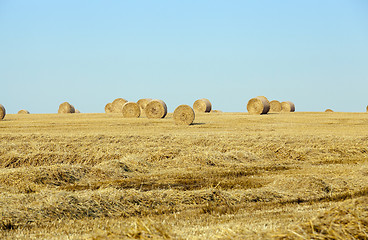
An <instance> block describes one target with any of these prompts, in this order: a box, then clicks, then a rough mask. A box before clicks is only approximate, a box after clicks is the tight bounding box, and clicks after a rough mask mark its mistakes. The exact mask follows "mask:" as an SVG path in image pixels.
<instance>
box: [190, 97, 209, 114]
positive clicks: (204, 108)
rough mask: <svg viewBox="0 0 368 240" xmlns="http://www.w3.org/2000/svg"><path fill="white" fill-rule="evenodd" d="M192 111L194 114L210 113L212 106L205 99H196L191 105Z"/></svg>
mask: <svg viewBox="0 0 368 240" xmlns="http://www.w3.org/2000/svg"><path fill="white" fill-rule="evenodd" d="M193 109H194V111H195V112H202V113H207V112H211V109H212V104H211V102H210V100H208V99H207V98H202V99H198V100H196V101H195V102H194V103H193Z"/></svg>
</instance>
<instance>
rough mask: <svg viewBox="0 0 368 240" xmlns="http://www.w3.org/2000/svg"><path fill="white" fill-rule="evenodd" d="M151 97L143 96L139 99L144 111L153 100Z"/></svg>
mask: <svg viewBox="0 0 368 240" xmlns="http://www.w3.org/2000/svg"><path fill="white" fill-rule="evenodd" d="M151 100H152V99H151V98H142V99H139V100H138V102H137V103H138V105H139V107H140V108H141V110H142V111H144V109H146V106H147V104H148V103H149V102H150V101H151Z"/></svg>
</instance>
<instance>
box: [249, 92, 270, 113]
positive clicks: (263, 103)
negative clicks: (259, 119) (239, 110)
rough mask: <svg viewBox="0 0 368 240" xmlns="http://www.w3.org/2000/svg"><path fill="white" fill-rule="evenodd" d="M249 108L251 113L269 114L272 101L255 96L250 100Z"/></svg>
mask: <svg viewBox="0 0 368 240" xmlns="http://www.w3.org/2000/svg"><path fill="white" fill-rule="evenodd" d="M247 110H248V112H249V114H258V115H259V114H267V113H268V111H269V110H270V103H269V101H268V100H267V98H265V97H262V96H261V97H255V98H252V99H250V100H249V101H248V104H247Z"/></svg>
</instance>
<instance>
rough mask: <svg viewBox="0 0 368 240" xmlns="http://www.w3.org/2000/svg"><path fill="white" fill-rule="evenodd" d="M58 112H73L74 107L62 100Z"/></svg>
mask: <svg viewBox="0 0 368 240" xmlns="http://www.w3.org/2000/svg"><path fill="white" fill-rule="evenodd" d="M58 113H75V108H74V107H73V105H70V104H69V103H68V102H63V103H62V104H60V106H59V110H58Z"/></svg>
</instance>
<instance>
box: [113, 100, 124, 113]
mask: <svg viewBox="0 0 368 240" xmlns="http://www.w3.org/2000/svg"><path fill="white" fill-rule="evenodd" d="M127 102H128V101H127V100H125V99H124V98H117V99H115V100H114V101H113V102H112V112H113V113H121V111H123V105H124V104H125V103H127Z"/></svg>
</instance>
